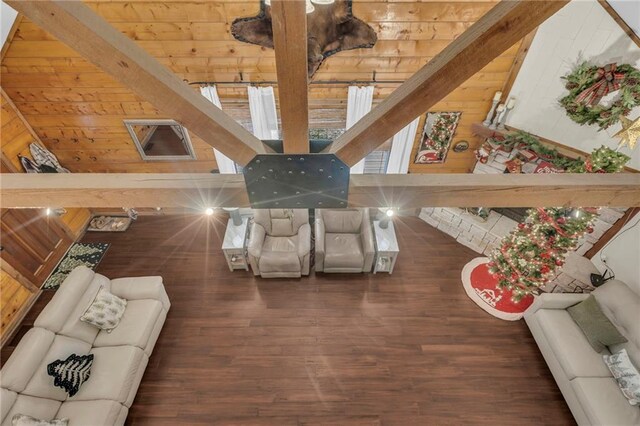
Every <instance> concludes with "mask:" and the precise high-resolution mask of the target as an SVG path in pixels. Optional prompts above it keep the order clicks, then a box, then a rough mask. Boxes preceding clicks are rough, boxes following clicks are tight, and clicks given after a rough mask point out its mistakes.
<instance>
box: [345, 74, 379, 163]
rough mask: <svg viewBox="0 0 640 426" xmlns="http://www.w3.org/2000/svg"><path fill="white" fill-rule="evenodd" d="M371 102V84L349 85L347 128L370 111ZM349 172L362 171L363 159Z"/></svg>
mask: <svg viewBox="0 0 640 426" xmlns="http://www.w3.org/2000/svg"><path fill="white" fill-rule="evenodd" d="M372 103H373V86H365V87H357V86H349V94H348V96H347V129H348V128H350V127H351V126H353V125H354V124H356V123H357V122H358V120H360V119H361V118H362V117H364V116H365V115H367V113H368V112H369V111H371V104H372ZM351 173H352V174H353V173H364V159H362V160H361V161H360V162H359V163H358V164H356V165H355V166H353V167H351Z"/></svg>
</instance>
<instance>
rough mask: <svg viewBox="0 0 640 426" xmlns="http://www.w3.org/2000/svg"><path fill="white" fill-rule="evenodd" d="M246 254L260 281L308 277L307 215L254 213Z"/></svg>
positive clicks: (300, 212)
mask: <svg viewBox="0 0 640 426" xmlns="http://www.w3.org/2000/svg"><path fill="white" fill-rule="evenodd" d="M248 251H249V263H250V264H251V269H252V270H253V274H254V275H261V276H262V277H264V278H278V277H284V278H287V277H293V278H295V277H300V276H302V275H309V256H310V251H311V226H310V225H309V211H308V210H306V209H260V210H255V215H254V218H253V226H252V228H251V238H250V239H249V250H248Z"/></svg>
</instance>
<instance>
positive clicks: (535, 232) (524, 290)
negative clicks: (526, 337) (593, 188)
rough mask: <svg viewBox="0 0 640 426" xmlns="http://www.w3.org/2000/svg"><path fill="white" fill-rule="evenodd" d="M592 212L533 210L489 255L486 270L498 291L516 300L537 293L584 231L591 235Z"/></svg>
mask: <svg viewBox="0 0 640 426" xmlns="http://www.w3.org/2000/svg"><path fill="white" fill-rule="evenodd" d="M596 216H597V213H596V209H593V208H582V209H566V208H562V207H561V208H556V207H551V208H548V207H545V208H534V209H531V210H529V211H528V216H527V219H526V221H525V222H524V223H520V224H518V227H517V228H516V229H514V230H513V231H512V232H511V233H510V234H509V235H507V236H506V237H505V238H504V239H503V240H502V243H501V245H500V247H499V248H497V249H496V250H494V251H493V252H492V253H491V255H490V256H489V257H490V259H491V261H490V262H489V270H490V272H491V273H492V274H493V277H494V278H495V279H496V280H497V281H498V288H506V289H509V290H511V292H512V294H513V299H514V300H516V301H520V300H521V299H522V298H523V297H524V296H526V295H528V294H537V293H538V290H539V288H540V287H542V286H543V285H544V284H546V283H547V282H548V281H549V280H550V279H551V278H553V276H554V273H555V271H556V269H557V268H558V267H560V266H562V265H563V264H564V261H565V258H566V256H567V253H568V252H570V251H573V250H575V249H576V247H577V245H578V240H579V239H580V237H582V236H583V235H584V234H585V232H586V233H591V232H593V228H592V224H593V222H594V220H595V218H596Z"/></svg>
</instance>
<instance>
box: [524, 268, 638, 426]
mask: <svg viewBox="0 0 640 426" xmlns="http://www.w3.org/2000/svg"><path fill="white" fill-rule="evenodd" d="M592 294H593V295H594V296H595V298H596V300H597V301H598V303H599V304H600V306H601V307H602V310H603V312H604V313H605V315H606V316H607V318H609V320H611V322H612V323H613V324H614V325H615V326H616V328H617V329H618V330H619V331H620V333H621V334H622V335H624V336H625V337H626V338H627V339H628V342H627V343H625V344H623V345H616V346H613V347H610V348H609V349H610V350H611V351H612V352H615V351H618V350H620V349H622V348H625V349H626V350H627V352H628V354H629V357H630V358H631V361H632V362H633V363H634V365H635V366H636V367H640V296H638V295H637V294H636V293H634V292H633V291H632V290H631V289H630V288H629V287H627V286H626V285H625V284H624V283H623V282H621V281H616V280H613V281H609V282H607V283H605V284H604V285H602V286H601V287H598V288H597V289H596V290H594V291H593V293H592ZM587 296H588V295H587V294H575V293H549V294H542V295H540V296H539V297H537V298H536V301H535V302H534V304H533V305H532V306H531V308H530V309H529V310H528V311H527V312H526V314H525V321H526V323H527V325H528V326H529V328H530V329H531V334H533V337H534V338H535V340H536V342H537V344H538V346H539V348H540V351H541V352H542V355H543V356H544V359H545V360H546V362H547V364H548V365H549V369H550V370H551V373H552V374H553V377H554V378H555V380H556V382H557V383H558V387H559V388H560V391H561V392H562V395H563V396H564V398H565V400H566V401H567V405H568V406H569V408H570V409H571V413H572V414H573V416H574V417H575V419H576V422H577V423H578V424H579V425H581V426H582V425H599V426H600V425H616V426H626V425H640V408H639V407H637V406H632V405H630V404H629V402H628V401H627V399H626V398H625V397H624V396H623V395H622V393H621V391H620V389H619V387H618V385H617V383H616V381H615V380H614V378H613V377H612V375H611V373H610V372H609V369H608V368H607V366H606V365H605V363H604V362H603V359H602V355H603V354H599V353H597V352H596V351H594V350H593V349H592V348H591V346H590V345H589V343H588V342H587V339H586V337H585V336H584V334H583V333H582V331H581V330H580V328H579V327H578V326H577V325H576V323H575V322H574V321H573V319H572V318H571V316H569V313H568V312H567V311H566V308H568V307H570V306H572V305H575V304H576V303H579V302H581V301H582V300H584V299H586V298H587ZM607 353H608V352H607Z"/></svg>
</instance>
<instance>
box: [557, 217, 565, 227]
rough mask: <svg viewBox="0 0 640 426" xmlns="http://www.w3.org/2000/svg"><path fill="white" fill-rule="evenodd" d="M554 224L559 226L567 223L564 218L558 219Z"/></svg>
mask: <svg viewBox="0 0 640 426" xmlns="http://www.w3.org/2000/svg"><path fill="white" fill-rule="evenodd" d="M556 222H558V223H559V224H560V225H564V224H565V223H567V219H565V218H564V217H559V218H558V220H556Z"/></svg>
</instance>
